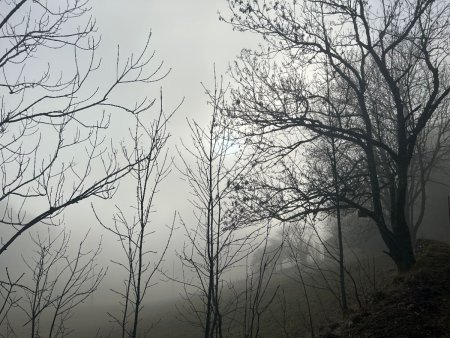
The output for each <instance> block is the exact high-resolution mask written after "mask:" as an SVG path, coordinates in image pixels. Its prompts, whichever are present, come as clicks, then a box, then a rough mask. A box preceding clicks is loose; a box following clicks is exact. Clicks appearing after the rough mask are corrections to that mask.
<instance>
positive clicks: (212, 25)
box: [0, 0, 450, 337]
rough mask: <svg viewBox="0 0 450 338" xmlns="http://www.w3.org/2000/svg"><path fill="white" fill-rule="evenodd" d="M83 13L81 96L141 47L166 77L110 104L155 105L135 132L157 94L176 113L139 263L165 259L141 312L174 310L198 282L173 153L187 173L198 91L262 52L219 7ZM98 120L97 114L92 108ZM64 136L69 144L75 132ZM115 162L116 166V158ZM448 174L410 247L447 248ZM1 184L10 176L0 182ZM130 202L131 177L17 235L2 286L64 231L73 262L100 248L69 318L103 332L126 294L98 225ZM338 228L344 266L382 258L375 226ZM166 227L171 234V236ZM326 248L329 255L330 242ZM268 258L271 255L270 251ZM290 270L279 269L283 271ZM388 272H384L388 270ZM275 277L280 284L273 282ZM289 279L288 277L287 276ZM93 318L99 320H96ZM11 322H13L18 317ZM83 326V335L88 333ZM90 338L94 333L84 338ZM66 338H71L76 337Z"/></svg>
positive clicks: (112, 5)
mask: <svg viewBox="0 0 450 338" xmlns="http://www.w3.org/2000/svg"><path fill="white" fill-rule="evenodd" d="M90 5H91V6H92V11H91V14H92V17H93V18H94V19H95V20H96V24H97V27H98V31H97V32H96V33H95V34H96V36H97V37H99V38H100V40H101V43H100V44H99V47H98V49H97V50H96V52H95V54H96V57H97V58H98V59H100V58H101V64H100V67H99V69H98V70H97V71H96V76H95V78H94V79H93V80H91V81H92V82H90V83H89V85H88V86H87V88H84V89H83V90H84V91H90V90H91V91H93V92H95V90H96V88H97V87H101V85H102V83H108V82H111V81H113V79H114V77H115V76H116V73H115V72H116V58H117V56H118V55H119V56H120V58H121V60H122V62H125V61H124V60H126V58H127V57H128V56H129V55H131V54H133V55H139V52H140V51H141V50H142V49H143V47H144V46H145V42H146V41H147V39H148V37H150V39H149V47H148V48H149V50H150V51H151V53H152V51H154V52H155V54H154V56H153V57H152V59H151V62H150V65H151V66H150V68H151V67H153V69H156V68H157V67H158V66H159V65H160V64H162V66H161V72H162V74H165V73H167V76H164V78H163V79H162V80H161V81H156V82H154V83H150V84H145V85H142V84H133V85H130V86H128V87H125V86H124V90H122V92H121V94H120V95H121V96H120V97H119V98H117V100H120V101H123V102H127V103H132V102H135V101H136V98H138V97H148V98H149V99H150V100H153V99H155V100H156V101H155V104H154V106H153V107H152V108H151V109H150V110H149V112H146V114H147V113H148V115H146V116H144V117H143V120H142V121H143V123H148V124H150V123H151V122H152V121H153V120H154V118H155V116H157V114H158V109H159V104H160V102H159V99H160V90H161V93H162V95H161V97H162V100H163V101H162V106H163V107H164V111H165V112H167V113H168V114H170V113H171V112H174V115H173V117H171V118H170V120H169V121H168V123H167V132H168V133H169V134H170V137H169V138H168V141H167V144H166V149H167V156H168V162H172V164H171V166H170V170H169V172H168V173H167V176H166V177H165V179H164V180H163V181H162V182H161V183H160V184H159V185H158V187H157V189H156V190H155V197H154V201H153V203H152V208H151V212H150V222H149V228H148V229H149V231H148V236H147V237H146V238H145V251H147V252H148V255H147V256H146V259H148V261H149V262H151V263H150V265H149V267H150V270H151V269H153V268H154V264H155V262H158V260H159V259H160V257H161V255H162V253H163V252H164V250H166V253H165V255H164V257H163V258H162V260H161V265H160V266H158V268H157V269H156V268H155V274H154V276H153V277H152V280H151V282H150V285H151V287H150V288H149V289H148V292H147V295H146V297H145V300H144V301H143V305H144V306H147V308H148V309H152V310H153V309H155V308H158V307H159V306H161V308H164V306H168V305H167V304H172V303H177V302H180V301H181V300H182V299H183V298H182V297H183V295H184V294H185V289H184V287H185V285H183V283H181V281H186V280H191V279H192V278H194V277H196V275H195V273H192V274H189V273H187V272H186V271H184V270H183V267H182V263H181V261H180V255H182V252H183V247H184V245H185V244H186V243H187V242H188V237H187V234H186V231H188V232H189V229H188V230H186V229H185V228H184V226H183V223H184V224H187V227H188V228H189V226H194V225H195V224H196V222H197V218H196V216H195V214H194V213H193V206H192V204H191V203H190V202H189V199H190V198H191V197H192V191H191V190H190V188H189V184H188V182H186V180H184V179H183V177H182V174H181V173H180V170H179V168H183V165H184V164H183V161H182V160H181V159H180V158H179V152H181V153H182V154H186V158H185V159H186V161H187V164H188V165H189V164H193V163H194V158H193V157H192V156H190V155H189V153H188V152H187V151H185V150H183V146H182V144H183V143H184V144H185V145H187V146H188V147H189V145H191V146H192V144H191V136H190V130H189V127H188V123H187V121H188V120H191V119H194V120H195V121H196V122H197V123H198V124H199V125H200V126H201V127H207V126H208V123H209V122H210V118H211V116H212V109H211V106H210V105H208V100H209V99H208V96H207V95H206V93H205V89H204V87H206V88H210V89H213V88H214V81H215V79H214V76H215V74H217V76H218V77H219V78H220V76H222V75H223V76H224V83H225V85H227V84H228V81H230V77H229V73H227V71H228V69H229V66H230V63H231V62H233V60H235V59H236V57H237V56H238V55H239V54H240V52H241V50H242V49H244V48H256V47H257V45H258V43H260V42H262V38H261V37H259V36H256V35H252V34H251V33H246V32H245V33H242V32H237V31H235V30H233V29H232V26H231V25H230V24H227V23H225V22H223V21H220V20H219V14H218V12H221V13H227V11H228V8H227V2H226V1H221V0H214V1H211V0H167V1H159V2H157V1H148V0H133V1H120V0H95V1H91V2H90ZM2 6H4V4H0V9H2ZM118 51H120V52H118ZM151 53H150V54H151ZM46 56H48V55H45V53H44V55H42V60H45V59H46ZM40 61H41V60H40V59H39V60H38V61H36V62H37V64H36V65H35V66H36V67H37V65H38V64H39V62H40ZM52 62H54V63H55V64H52V67H56V68H57V69H64V68H65V67H68V69H70V67H74V65H73V64H70V65H66V64H65V58H64V56H62V57H61V59H58V60H54V61H52ZM82 62H88V61H83V59H81V58H80V63H82ZM66 70H67V69H66ZM308 76H310V77H313V75H312V74H308ZM202 84H203V85H202ZM203 86H204V87H203ZM83 94H84V93H83ZM80 95H81V94H80ZM108 112H110V113H111V115H110V121H109V127H108V128H107V129H105V130H104V131H102V133H103V134H102V137H104V139H105V140H106V143H105V144H111V145H113V147H116V148H117V149H120V150H121V151H122V149H125V148H127V147H129V148H130V149H131V148H132V147H133V144H132V140H131V139H130V131H132V130H133V128H134V125H135V122H133V121H132V120H130V119H129V118H128V117H127V116H126V115H125V114H123V112H119V111H118V110H117V111H116V110H115V109H114V107H113V109H111V110H110V111H109V110H108ZM98 114H101V109H100V108H99V111H98ZM89 118H91V117H90V116H88V117H87V119H89ZM92 119H94V120H95V119H96V118H95V117H92ZM49 128H50V127H49ZM72 132H73V133H74V134H76V131H75V129H74V130H73V131H72ZM53 141H54V140H53V139H51V138H50V137H49V138H47V139H46V138H44V139H43V141H42V145H43V146H44V147H47V148H51V146H52V144H53ZM79 152H80V153H77V151H76V152H75V154H74V153H70V154H66V155H63V156H67V158H71V157H73V158H76V159H77V160H78V161H82V160H83V156H84V155H81V153H82V152H83V149H81V148H80V149H79ZM117 156H118V157H119V156H121V153H120V151H119V153H118V155H117ZM42 161H44V160H42ZM448 167H449V166H448V163H447V162H445V163H444V164H443V168H444V169H443V170H441V171H439V172H437V173H435V174H434V176H433V177H432V180H431V183H429V185H428V186H427V190H426V191H427V200H426V212H425V215H424V220H423V224H427V228H426V229H424V228H422V229H421V230H420V231H419V233H418V237H425V238H431V239H438V240H442V241H446V242H450V218H449V217H450V216H449V212H450V211H449V210H450V205H449V200H448V196H449V193H450V190H449V189H450V188H449V187H450V175H448V172H449V171H448V169H447V168H448ZM102 169H103V168H102V165H101V163H100V164H97V165H96V166H93V167H92V171H91V172H89V175H87V176H88V178H90V177H95V176H96V175H101V174H102V173H103V172H102ZM8 175H14V174H11V173H8ZM6 176H7V175H6V174H5V177H6ZM64 184H68V185H69V186H70V184H71V182H64ZM136 194H137V188H136V182H135V180H133V178H132V177H126V178H124V179H122V180H121V181H120V183H119V184H118V188H117V191H115V193H114V196H112V198H109V199H101V198H88V199H86V200H83V201H80V202H79V203H76V204H74V205H71V206H70V207H68V208H66V209H65V210H64V212H63V213H62V214H61V215H59V216H58V221H59V222H60V225H58V226H48V225H47V224H43V223H39V224H36V225H35V226H33V227H32V228H31V229H30V230H28V231H27V232H25V233H24V234H22V235H21V236H20V237H19V238H18V239H17V240H16V241H15V242H14V244H13V245H12V246H11V247H10V248H8V249H7V250H6V251H5V252H4V253H3V254H2V255H1V258H0V271H2V272H1V274H0V276H2V280H3V281H5V280H6V274H5V273H4V271H6V267H8V271H9V273H10V274H11V276H20V275H21V274H22V273H25V276H24V278H23V280H22V282H23V283H25V282H30V281H31V279H32V278H33V272H32V271H30V269H27V262H32V261H33V259H35V260H36V259H37V258H36V257H37V250H38V248H37V247H36V246H35V245H33V241H32V238H35V239H36V238H37V237H38V236H43V237H45V236H47V235H48V234H50V236H53V238H56V237H57V236H58V234H59V235H60V234H61V233H62V231H63V230H64V229H66V230H65V231H66V234H69V233H70V241H69V242H68V243H69V244H68V245H69V246H68V250H69V252H70V254H71V255H76V252H77V249H78V248H79V244H80V242H81V241H84V242H83V246H84V248H86V250H85V251H86V252H91V253H92V252H93V251H92V250H94V251H95V248H96V247H98V245H99V244H101V251H99V254H98V257H96V268H95V270H93V275H94V274H95V273H105V276H104V278H103V279H102V281H101V283H100V284H99V286H98V288H97V290H96V291H95V292H94V293H93V294H92V295H90V296H89V297H88V298H87V299H86V300H84V301H83V304H81V308H82V309H84V310H81V311H80V312H79V316H80V317H76V316H75V317H74V318H75V319H73V321H74V323H77V320H78V319H76V318H82V316H83V315H84V316H86V314H87V313H90V312H89V311H92V313H94V312H96V313H97V315H98V317H96V319H95V320H97V318H98V320H99V321H102V324H101V325H100V324H99V325H98V327H102V328H104V327H105V326H108V325H110V324H109V322H108V320H110V319H111V318H110V317H108V315H107V314H106V313H107V312H108V311H111V312H114V311H115V312H120V309H119V307H120V295H118V293H117V291H119V292H123V291H122V290H123V289H124V287H125V286H126V284H125V281H126V279H127V271H126V270H125V269H123V265H126V264H127V257H126V255H125V253H126V250H125V251H124V249H123V247H122V246H121V242H120V240H119V238H120V236H118V235H117V234H114V233H112V232H111V231H108V230H107V229H105V228H104V227H102V225H101V224H100V223H102V224H103V225H106V226H108V227H113V224H114V222H113V218H114V217H116V219H117V216H115V215H116V213H117V212H118V211H119V210H120V211H121V212H123V215H124V217H125V218H126V219H127V220H129V222H130V224H131V223H133V222H134V221H135V220H134V218H135V217H136V205H137V202H136ZM2 203H3V202H2ZM0 205H1V207H2V208H3V210H1V211H2V212H0V214H2V213H3V214H6V213H13V214H14V213H19V211H20V212H23V211H24V210H23V206H24V205H25V204H24V205H5V204H0ZM40 207H41V206H40V205H38V204H35V205H32V204H31V205H30V204H27V205H26V208H27V210H26V214H27V218H33V215H37V214H38V213H39V210H40ZM10 210H12V211H10ZM94 211H95V213H94ZM314 217H316V215H315V216H314ZM336 221H337V220H336V218H335V217H324V219H320V217H318V218H317V219H314V220H313V221H309V222H305V223H301V225H298V227H305V228H306V229H307V231H305V232H304V233H303V235H305V236H306V234H307V235H308V236H310V237H314V236H316V237H317V236H318V237H319V239H316V240H315V241H314V244H313V245H312V244H311V247H314V248H316V247H319V246H320V245H321V244H323V243H322V242H327V241H330V242H331V241H333V240H335V239H336V228H335V223H336ZM314 222H316V223H314ZM261 224H262V222H261V223H259V224H257V225H256V226H255V227H258V226H261ZM286 224H287V225H286ZM289 224H290V223H289V222H286V223H285V224H284V226H286V227H288V226H289ZM343 224H344V225H345V226H346V227H347V228H348V229H349V230H348V232H347V233H346V232H345V231H344V240H345V241H346V244H347V247H348V249H347V251H346V255H348V256H349V257H350V256H351V255H352V254H353V255H354V254H355V252H358V253H359V251H358V250H362V251H364V253H363V254H361V257H363V256H364V255H365V256H364V257H366V258H368V257H375V256H376V257H378V256H382V251H384V250H386V247H385V245H384V243H383V241H382V239H381V236H380V235H379V233H378V232H377V230H376V227H375V225H374V223H371V222H370V221H369V220H367V219H366V218H364V217H358V215H357V214H355V213H351V212H347V213H344V215H343ZM273 225H274V227H273V229H272V230H271V231H270V232H265V231H264V230H260V233H261V235H262V237H264V235H267V236H268V242H267V243H269V244H267V243H266V244H267V247H271V248H272V249H273V248H276V247H278V246H280V245H281V243H285V242H286V241H288V237H289V236H288V235H286V233H284V232H283V231H282V229H283V224H282V223H281V222H280V223H277V222H274V224H273ZM291 225H292V224H291ZM172 226H173V231H172V230H171V229H172V228H171V227H172ZM353 226H359V229H363V230H361V234H360V235H361V236H359V234H357V235H355V232H354V231H352V230H354V228H353ZM330 229H331V230H330ZM240 231H241V232H237V235H236V236H241V237H245V236H246V235H248V234H249V233H252V231H254V228H250V229H243V230H240ZM255 231H256V230H255ZM13 233H14V230H12V231H11V230H10V229H9V228H8V229H3V228H2V229H1V237H2V242H5V241H6V240H5V239H6V238H9V237H10V236H11V234H13ZM85 236H87V237H85ZM258 243H260V244H259V246H258V247H257V246H256V245H255V247H252V248H251V249H249V250H248V251H247V252H250V255H249V258H248V259H247V260H245V259H241V260H239V264H237V265H236V268H234V269H229V270H226V271H225V272H224V276H225V279H227V280H230V281H231V280H233V281H235V282H236V281H237V282H242V280H243V279H244V278H245V277H247V278H248V267H249V266H250V265H251V264H250V263H249V261H251V260H252V258H253V257H254V256H253V255H254V252H255V250H256V249H255V248H256V247H257V248H258V250H260V251H259V252H261V248H263V247H264V243H263V241H262V240H260V241H259V242H258ZM333 245H335V243H334V242H333ZM166 246H167V248H166ZM249 247H250V246H249ZM363 249H364V250H363ZM273 250H274V251H276V249H273ZM315 250H316V249H315ZM317 251H320V255H318V256H317V257H319V258H317V259H318V260H319V261H320V260H326V259H325V258H324V257H325V256H326V253H325V252H323V251H321V250H319V249H317ZM264 254H265V252H264ZM264 254H262V256H264ZM280 256H281V254H280ZM311 256H313V255H311ZM255 257H256V256H255ZM258 257H259V256H258ZM286 257H287V256H286ZM308 259H309V260H306V261H307V263H308V264H310V265H313V263H314V264H317V262H316V261H315V259H316V257H309V258H308ZM254 260H256V259H254ZM261 261H262V260H261ZM349 261H351V259H349ZM305 264H306V263H305ZM291 266H293V265H292V264H291V265H289V266H288V268H290V267H291ZM60 268H61V267H60V266H58V267H56V269H55V271H54V272H52V273H53V274H54V276H56V275H58V271H59V270H58V269H60ZM288 268H285V269H286V270H288ZM389 268H390V269H392V267H389ZM102 269H104V270H102ZM282 269H283V267H282V268H280V270H282ZM102 271H103V272H102ZM274 271H276V269H274ZM374 271H375V268H374ZM246 273H247V275H246ZM289 274H292V275H293V274H294V273H293V272H292V271H290V270H289V271H288V272H287V275H289ZM279 276H282V273H281V272H280V273H279ZM289 277H290V278H291V277H292V276H291V275H289ZM8 278H9V277H8ZM280 278H281V277H280ZM291 279H292V278H291ZM302 282H303V280H302ZM57 288H62V286H59V285H58V286H57ZM230 290H232V288H231V287H229V289H227V292H231V291H230ZM162 303H164V306H163V305H161V304H162ZM322 306H323V305H322ZM172 310H173V309H172ZM172 310H170V311H169V310H168V313H169V312H170V313H171V314H170V316H172V315H173V313H174V312H175V310H173V311H172ZM76 311H77V310H75V312H76ZM171 311H172V312H173V313H172V312H171ZM100 312H101V315H99V313H100ZM17 313H20V310H18V312H17ZM17 313H16V317H14V318H13V319H12V322H14V323H21V324H22V325H23V323H22V318H21V315H20V314H19V315H18V314H17ZM158 316H160V317H164V314H157V315H155V318H156V317H158ZM173 316H175V315H173ZM152 318H153V317H152ZM91 319H92V318H91ZM83 320H84V319H83ZM96 324H98V323H97V322H94V323H93V324H92V326H95V325H96ZM89 325H91V324H89ZM89 325H86V327H87V326H89ZM21 330H25V329H23V328H21V329H19V330H18V331H17V332H16V333H17V334H18V336H19V337H21V336H25V333H22V331H21ZM2 334H3V333H2ZM27 334H28V333H27ZM94 335H95V332H94V333H93V334H92V336H94ZM74 336H77V334H75V335H74Z"/></svg>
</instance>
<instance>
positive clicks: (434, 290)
mask: <svg viewBox="0 0 450 338" xmlns="http://www.w3.org/2000/svg"><path fill="white" fill-rule="evenodd" d="M417 247H418V250H417V251H418V254H417V264H416V266H415V268H414V269H413V270H412V271H411V272H409V273H407V274H402V275H398V276H397V277H395V279H394V281H393V282H392V283H391V284H390V285H389V286H387V287H386V288H385V289H384V290H382V291H379V292H378V293H377V294H375V295H374V296H373V301H372V302H371V304H370V305H369V306H368V307H367V308H366V309H364V310H360V311H358V312H357V313H354V314H352V315H350V316H349V317H348V319H347V320H346V321H344V322H343V323H340V324H336V325H334V326H331V327H329V328H328V329H326V330H325V331H324V332H323V333H322V334H321V335H320V337H322V338H335V337H336V338H337V337H348V338H350V337H354V338H356V337H371V338H384V337H386V338H389V337H396V338H401V337H404V338H415V337H417V338H419V337H420V338H422V337H433V338H438V337H450V246H449V245H448V244H445V243H442V242H438V241H432V240H423V239H422V240H419V241H418V246H417Z"/></svg>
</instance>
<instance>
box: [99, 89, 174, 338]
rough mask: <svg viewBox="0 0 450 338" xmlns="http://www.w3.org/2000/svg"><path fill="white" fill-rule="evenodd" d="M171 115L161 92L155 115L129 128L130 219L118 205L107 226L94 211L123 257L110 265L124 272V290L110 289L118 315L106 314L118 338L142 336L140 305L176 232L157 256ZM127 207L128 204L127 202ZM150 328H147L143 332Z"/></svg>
mask: <svg viewBox="0 0 450 338" xmlns="http://www.w3.org/2000/svg"><path fill="white" fill-rule="evenodd" d="M175 111H176V109H175ZM175 111H173V112H172V113H170V114H165V112H164V109H163V97H162V91H161V96H160V111H159V114H158V116H156V118H155V119H154V120H153V121H152V122H150V124H149V125H146V123H145V120H141V119H140V117H139V116H136V126H135V130H134V131H131V130H130V134H131V135H132V141H133V148H132V150H131V153H128V150H127V149H126V148H125V147H124V152H125V157H126V158H128V159H129V165H130V166H131V167H132V170H131V176H132V177H133V179H134V183H135V189H136V200H135V204H134V205H133V206H132V209H133V210H134V215H133V217H131V219H130V218H129V217H128V216H127V211H126V210H124V209H123V208H122V207H121V206H118V207H117V212H116V213H115V214H114V216H113V225H109V224H107V223H105V222H103V221H101V220H100V216H99V214H98V212H97V211H96V210H95V208H94V207H92V210H93V211H94V213H95V215H96V217H97V220H98V221H99V222H100V224H101V225H102V226H103V227H104V228H105V229H107V230H108V231H110V232H112V233H113V234H114V235H115V236H117V239H118V241H119V243H120V246H121V247H122V250H123V253H124V255H125V262H122V261H113V263H114V264H115V265H117V266H118V267H119V268H122V269H123V270H124V271H125V273H126V277H125V279H124V285H123V286H124V287H123V289H113V291H114V293H116V294H117V295H118V296H119V297H120V305H121V313H120V315H115V314H112V313H108V315H109V316H110V317H111V318H112V320H113V322H114V323H116V324H118V325H119V326H120V329H121V337H122V338H125V337H132V338H136V337H140V336H141V335H142V334H141V333H142V331H143V330H144V329H143V328H142V327H141V326H142V325H139V323H140V321H141V319H142V318H141V315H140V314H141V311H142V309H143V306H144V303H143V302H144V299H145V297H146V295H147V294H148V289H149V288H150V287H151V286H152V285H154V283H155V281H154V279H155V276H156V274H157V273H158V272H159V268H160V265H161V263H162V262H163V259H164V256H165V254H166V252H167V249H168V246H169V243H170V240H171V238H172V234H173V230H174V223H172V224H171V225H170V226H169V227H168V230H169V234H168V238H167V240H166V242H165V244H164V245H163V247H162V248H160V251H159V252H158V250H157V249H156V248H155V247H156V246H157V243H161V241H160V240H158V241H155V238H153V241H152V242H150V239H151V235H152V234H154V233H155V231H157V225H156V224H155V221H154V220H153V219H152V217H151V216H152V213H153V212H154V205H155V201H156V195H157V192H158V190H159V188H160V185H161V182H162V181H163V180H164V179H165V178H166V177H167V175H168V174H169V173H170V170H171V164H172V160H171V159H170V158H169V157H168V152H167V140H168V138H169V137H170V134H169V132H168V130H167V124H168V122H169V120H170V118H171V117H172V115H173V113H174V112H175ZM141 159H142V160H141ZM126 203H127V204H128V201H127V202H126ZM159 228H162V227H159ZM151 327H152V326H151V325H150V326H149V327H147V328H146V330H149V328H151Z"/></svg>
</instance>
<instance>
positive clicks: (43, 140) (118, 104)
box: [0, 0, 167, 254]
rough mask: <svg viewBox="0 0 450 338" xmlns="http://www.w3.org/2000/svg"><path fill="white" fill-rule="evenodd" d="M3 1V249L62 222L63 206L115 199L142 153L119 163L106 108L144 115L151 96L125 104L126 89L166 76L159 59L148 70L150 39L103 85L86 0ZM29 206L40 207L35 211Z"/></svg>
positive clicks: (0, 65)
mask: <svg viewBox="0 0 450 338" xmlns="http://www.w3.org/2000/svg"><path fill="white" fill-rule="evenodd" d="M1 6H2V11H1V12H2V13H1V14H0V40H1V48H0V173H1V180H0V187H1V193H0V203H1V204H2V210H3V212H2V213H1V214H0V223H1V225H2V238H1V247H0V254H1V253H3V252H4V251H5V250H6V249H7V248H8V247H9V246H10V245H11V244H12V243H13V242H14V241H15V240H16V239H17V238H18V237H19V236H20V235H21V234H23V233H24V232H26V231H28V230H29V229H30V228H31V227H32V226H34V225H35V224H38V223H40V222H41V223H46V224H60V222H61V221H60V219H59V218H58V216H60V215H61V213H62V212H63V210H64V209H65V208H66V207H68V206H70V205H73V204H75V203H78V202H80V201H82V200H85V199H88V198H91V197H99V198H103V199H107V198H110V197H111V196H112V194H113V193H114V191H115V186H116V183H117V182H118V180H120V179H121V178H122V177H124V176H125V175H127V174H128V173H129V172H130V170H131V169H132V168H133V167H134V166H135V165H136V164H137V163H139V162H140V161H142V160H143V158H136V159H135V161H134V162H130V161H125V162H124V163H121V160H120V158H119V157H118V156H117V155H118V151H117V150H116V149H114V148H113V147H110V146H109V145H108V143H109V142H108V141H107V140H106V139H105V136H104V135H103V134H102V130H104V129H107V128H108V126H109V122H110V115H109V114H108V113H107V111H109V112H113V111H116V112H117V111H119V112H120V111H121V112H122V113H126V114H129V115H132V114H138V113H141V112H144V111H147V110H148V109H149V108H150V107H151V106H152V104H153V102H154V101H153V100H150V99H147V98H142V99H139V100H138V101H137V102H136V103H132V104H130V105H128V104H126V103H124V102H123V101H120V100H123V96H122V97H121V96H120V95H118V94H119V93H120V91H119V88H122V87H124V86H130V85H133V84H138V83H150V82H155V81H158V80H159V79H161V78H163V77H164V76H165V75H166V74H167V73H161V72H160V70H161V64H159V65H156V66H155V67H153V69H152V68H151V66H150V62H151V61H152V58H153V56H154V54H149V53H148V44H149V41H148V40H147V43H146V44H145V45H144V48H143V50H142V52H140V53H138V54H137V55H134V56H131V57H129V58H127V59H126V60H124V61H125V62H123V60H121V59H120V57H119V51H118V52H117V60H116V61H117V63H116V69H115V79H114V80H112V82H111V83H109V84H104V86H103V85H102V86H103V88H102V89H101V88H96V87H95V82H92V80H93V78H94V76H95V75H94V74H96V73H97V71H98V69H99V68H100V61H99V60H97V58H96V55H95V53H96V51H97V47H98V45H99V40H100V39H99V36H98V35H97V34H96V26H95V21H93V20H92V18H91V17H90V16H89V11H90V8H89V1H88V0H85V1H81V0H68V1H64V2H59V1H41V0H36V1H34V0H33V1H32V0H22V1H18V0H12V1H6V2H2V5H1ZM149 38H150V37H149ZM122 63H123V65H122ZM93 84H94V86H93ZM114 97H115V98H116V99H115V100H113V98H114ZM120 97H121V98H120ZM119 98H120V99H119ZM31 205H33V210H37V211H34V212H33V213H32V212H30V211H29V209H30V206H31Z"/></svg>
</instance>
